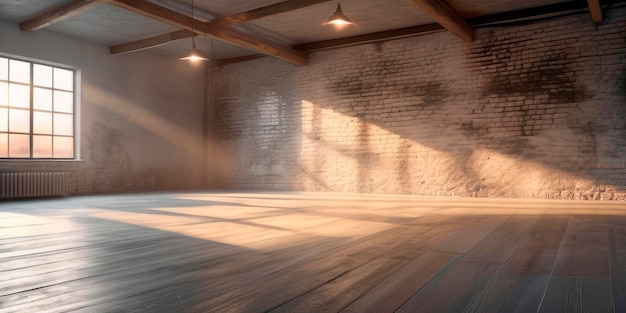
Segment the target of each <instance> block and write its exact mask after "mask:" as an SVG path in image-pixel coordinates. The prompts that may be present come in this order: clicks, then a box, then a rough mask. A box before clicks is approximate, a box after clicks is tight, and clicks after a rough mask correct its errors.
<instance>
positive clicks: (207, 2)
mask: <svg viewBox="0 0 626 313" xmlns="http://www.w3.org/2000/svg"><path fill="white" fill-rule="evenodd" d="M283 1H285V0H194V5H195V8H196V9H195V13H194V15H195V16H196V18H197V19H200V20H205V21H208V20H211V19H213V18H217V17H223V16H228V15H232V14H235V13H240V12H245V11H249V10H252V9H256V8H259V7H263V6H267V5H270V4H274V3H278V2H283ZM582 1H584V0H582ZM68 2H70V0H0V19H3V20H7V21H10V22H14V23H20V22H24V21H27V20H29V19H31V18H33V17H36V16H39V15H41V14H43V13H46V12H48V11H50V10H51V9H53V8H56V7H58V6H60V5H63V4H65V3H68ZM151 2H154V3H156V4H159V5H162V6H166V7H168V8H170V9H172V10H176V11H179V12H181V13H185V14H188V15H189V13H190V2H191V1H190V0H185V1H182V0H152V1H151ZM560 2H563V0H525V1H519V0H449V1H448V4H450V5H451V6H452V7H453V8H455V9H456V10H457V11H458V12H459V13H460V14H461V15H462V16H463V17H465V18H470V17H476V16H484V15H489V14H495V13H501V12H507V11H515V10H519V9H524V8H531V7H537V6H543V5H549V4H554V3H560ZM336 6H337V2H336V1H329V2H325V3H321V4H317V5H313V6H310V7H306V8H302V9H298V10H294V11H290V12H286V13H281V14H278V15H273V16H268V17H265V18H262V19H259V20H255V21H251V22H248V23H245V24H238V25H236V26H235V27H237V28H239V29H240V30H244V31H246V32H249V33H251V34H253V35H254V36H256V37H262V38H266V39H269V40H272V41H274V42H277V43H281V44H284V45H295V44H301V43H308V42H316V41H321V40H327V39H336V38H343V37H350V36H355V35H362V34H369V33H374V32H380V31H385V30H393V29H399V28H405V27H410V26H417V25H424V24H431V23H435V21H434V20H433V19H432V18H430V17H429V16H428V15H426V14H425V13H423V12H421V11H420V9H419V7H418V6H417V5H416V4H415V3H414V2H413V0H341V6H342V9H343V12H344V13H345V14H346V15H347V16H349V17H350V18H351V19H352V20H353V21H354V22H355V23H356V25H355V26H351V27H349V28H347V29H344V30H341V31H338V30H336V29H334V28H332V27H329V26H323V25H322V23H323V22H324V21H325V19H326V18H327V17H328V16H330V14H332V13H333V11H334V10H335V8H336ZM46 29H48V30H50V31H54V32H58V33H62V34H65V35H69V36H73V37H77V38H81V39H84V40H87V41H91V42H95V43H100V44H103V45H107V46H112V45H117V44H123V43H127V42H131V41H135V40H139V39H144V38H148V37H151V36H156V35H161V34H165V33H168V32H172V31H176V30H178V28H176V27H173V26H170V25H168V24H165V23H162V22H159V21H156V20H152V19H150V18H147V17H144V16H140V15H137V14H135V13H131V12H128V11H125V10H123V9H120V8H117V7H113V6H109V5H106V4H97V5H95V6H94V7H92V8H90V9H88V10H86V11H84V12H82V13H80V14H78V15H75V16H72V17H69V18H67V19H64V20H62V21H60V22H57V23H54V24H52V25H50V26H48V27H47V28H46ZM189 40H190V39H183V40H178V41H174V42H170V43H168V44H165V45H161V46H158V47H154V48H151V49H149V50H148V51H150V52H154V53H158V54H164V55H173V56H175V55H180V54H183V53H185V52H186V50H187V49H188V47H189V45H190V44H189ZM196 40H197V44H198V47H199V48H200V49H201V50H203V51H205V52H207V51H210V49H211V40H210V39H209V38H207V37H201V36H200V37H199V38H198V39H196ZM213 46H214V47H213V53H212V54H213V57H214V58H215V59H224V58H231V57H239V56H245V55H252V54H257V53H256V52H253V51H250V50H247V49H244V48H240V47H237V46H234V45H232V44H228V43H225V42H221V41H218V40H216V41H215V42H214V43H213Z"/></svg>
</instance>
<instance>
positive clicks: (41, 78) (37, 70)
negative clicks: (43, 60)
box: [33, 64, 52, 87]
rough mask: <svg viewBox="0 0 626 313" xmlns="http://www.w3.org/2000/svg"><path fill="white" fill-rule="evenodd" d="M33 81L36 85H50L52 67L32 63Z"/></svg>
mask: <svg viewBox="0 0 626 313" xmlns="http://www.w3.org/2000/svg"><path fill="white" fill-rule="evenodd" d="M33 76H34V77H33V83H34V84H35V85H37V86H43V87H52V67H50V66H45V65H40V64H33Z"/></svg>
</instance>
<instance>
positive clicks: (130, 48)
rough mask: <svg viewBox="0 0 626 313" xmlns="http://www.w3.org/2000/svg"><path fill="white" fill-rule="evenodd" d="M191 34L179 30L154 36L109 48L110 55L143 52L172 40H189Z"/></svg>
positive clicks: (188, 31)
mask: <svg viewBox="0 0 626 313" xmlns="http://www.w3.org/2000/svg"><path fill="white" fill-rule="evenodd" d="M192 34H193V33H192V32H191V31H190V30H186V29H181V30H178V31H175V32H172V33H169V34H163V35H159V36H154V37H150V38H146V39H142V40H137V41H133V42H129V43H124V44H121V45H116V46H112V47H111V48H109V50H110V52H111V54H123V53H128V52H135V51H139V50H144V49H147V48H151V47H156V46H160V45H163V44H166V43H168V42H170V41H173V40H178V39H183V38H189V37H191V36H192Z"/></svg>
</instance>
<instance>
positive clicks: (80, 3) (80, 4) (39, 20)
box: [20, 0, 99, 31]
mask: <svg viewBox="0 0 626 313" xmlns="http://www.w3.org/2000/svg"><path fill="white" fill-rule="evenodd" d="M98 2H99V1H98V0H74V1H71V2H69V3H66V4H64V5H62V6H60V7H58V8H55V9H53V10H51V11H48V12H46V13H44V14H42V15H39V16H37V17H35V18H32V19H30V20H28V21H26V22H23V23H21V24H20V29H21V30H24V31H35V30H38V29H42V28H44V27H47V26H50V25H52V24H54V23H56V22H58V21H62V20H64V19H66V18H68V17H72V16H74V15H76V14H79V13H81V12H83V11H85V10H88V9H89V8H91V7H92V6H94V5H96V4H97V3H98Z"/></svg>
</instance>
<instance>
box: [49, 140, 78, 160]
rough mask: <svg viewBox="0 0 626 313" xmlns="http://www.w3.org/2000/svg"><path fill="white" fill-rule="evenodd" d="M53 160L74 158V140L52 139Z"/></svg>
mask: <svg viewBox="0 0 626 313" xmlns="http://www.w3.org/2000/svg"><path fill="white" fill-rule="evenodd" d="M53 155H54V157H55V158H73V157H74V139H73V138H72V137H56V136H55V137H54V153H53Z"/></svg>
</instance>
